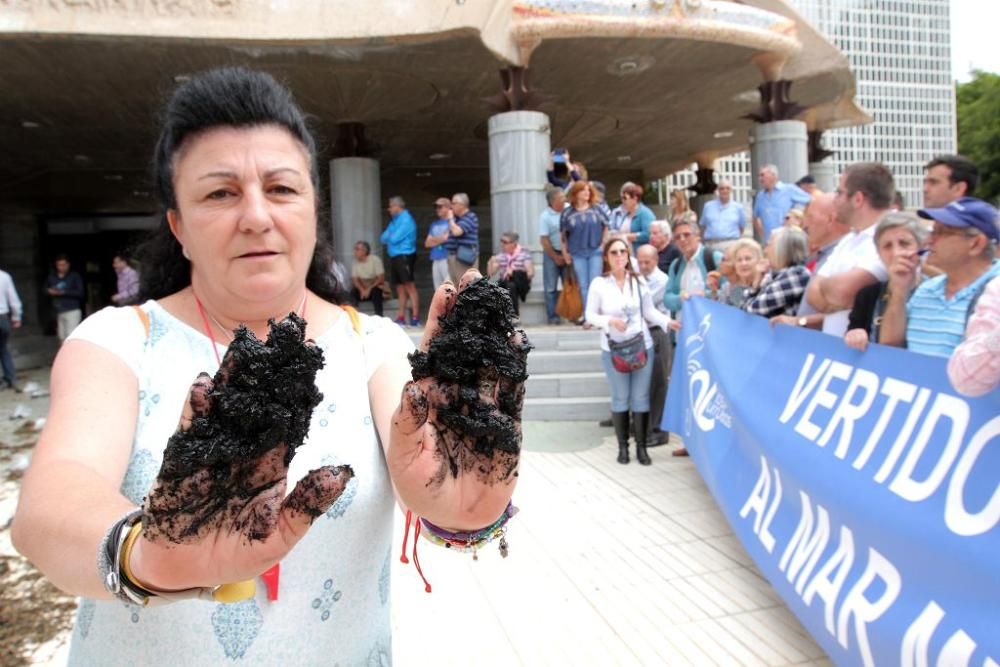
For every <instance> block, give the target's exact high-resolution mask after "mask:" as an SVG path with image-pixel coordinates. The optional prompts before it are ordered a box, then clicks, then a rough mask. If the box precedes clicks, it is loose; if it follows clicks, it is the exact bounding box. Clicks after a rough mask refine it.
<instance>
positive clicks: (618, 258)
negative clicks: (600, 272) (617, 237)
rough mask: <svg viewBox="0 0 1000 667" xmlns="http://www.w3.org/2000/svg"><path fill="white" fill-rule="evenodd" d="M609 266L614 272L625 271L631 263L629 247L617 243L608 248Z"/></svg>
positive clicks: (619, 242)
mask: <svg viewBox="0 0 1000 667" xmlns="http://www.w3.org/2000/svg"><path fill="white" fill-rule="evenodd" d="M607 260H608V266H609V267H611V271H612V272H618V271H624V270H625V267H626V266H628V263H629V254H628V246H626V245H625V244H624V243H622V242H621V241H616V242H614V243H612V244H611V245H610V246H608V257H607Z"/></svg>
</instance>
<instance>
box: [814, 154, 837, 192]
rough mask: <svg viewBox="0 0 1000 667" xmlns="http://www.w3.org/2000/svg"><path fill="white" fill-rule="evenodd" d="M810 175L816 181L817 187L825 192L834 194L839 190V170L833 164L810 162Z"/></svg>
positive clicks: (825, 161)
mask: <svg viewBox="0 0 1000 667" xmlns="http://www.w3.org/2000/svg"><path fill="white" fill-rule="evenodd" d="M809 174H810V175H811V176H812V177H813V178H814V179H816V187H818V188H819V189H820V190H822V191H823V192H833V191H834V190H836V189H837V176H838V174H837V169H836V167H834V165H833V162H830V161H829V160H824V161H822V162H810V163H809Z"/></svg>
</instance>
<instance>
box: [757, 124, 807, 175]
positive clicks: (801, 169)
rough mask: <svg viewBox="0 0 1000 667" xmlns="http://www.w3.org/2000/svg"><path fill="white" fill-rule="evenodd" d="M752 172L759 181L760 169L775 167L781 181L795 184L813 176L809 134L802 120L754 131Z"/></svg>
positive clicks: (760, 126)
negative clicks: (803, 178)
mask: <svg viewBox="0 0 1000 667" xmlns="http://www.w3.org/2000/svg"><path fill="white" fill-rule="evenodd" d="M750 141H751V143H750V168H751V173H752V174H753V175H754V178H755V179H756V176H757V173H758V172H759V171H760V168H761V167H763V166H764V165H765V164H773V165H775V166H776V167H777V168H778V177H779V178H780V179H781V180H782V181H783V182H785V183H794V182H795V181H797V180H799V179H800V178H802V177H803V176H805V175H806V174H808V173H809V151H808V134H807V131H806V124H805V123H803V122H802V121H800V120H778V121H774V122H773V123H762V124H760V125H755V126H754V127H753V128H751V129H750Z"/></svg>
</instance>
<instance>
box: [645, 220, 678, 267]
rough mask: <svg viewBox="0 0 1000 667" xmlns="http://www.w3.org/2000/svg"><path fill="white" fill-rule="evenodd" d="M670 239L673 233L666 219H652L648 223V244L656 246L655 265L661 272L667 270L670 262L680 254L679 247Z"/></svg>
mask: <svg viewBox="0 0 1000 667" xmlns="http://www.w3.org/2000/svg"><path fill="white" fill-rule="evenodd" d="M672 240H673V234H672V233H671V231H670V225H669V224H668V223H667V221H666V220H654V221H653V222H651V223H649V245H651V246H653V247H654V248H656V252H657V253H658V254H659V258H658V259H657V260H656V265H657V266H658V267H659V268H660V271H663V273H666V272H667V271H669V270H670V264H671V263H673V261H674V260H675V259H677V258H678V257H680V256H681V251H680V249H679V248H678V247H677V244H676V243H673V242H672Z"/></svg>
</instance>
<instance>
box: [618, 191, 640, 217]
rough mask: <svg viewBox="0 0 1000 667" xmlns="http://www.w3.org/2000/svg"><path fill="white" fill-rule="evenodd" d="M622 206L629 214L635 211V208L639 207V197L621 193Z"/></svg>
mask: <svg viewBox="0 0 1000 667" xmlns="http://www.w3.org/2000/svg"><path fill="white" fill-rule="evenodd" d="M622 208H623V209H625V212H626V213H628V214H630V215H631V214H632V213H635V210H636V209H637V208H639V199H638V198H637V197H633V196H632V195H629V194H624V195H622Z"/></svg>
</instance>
